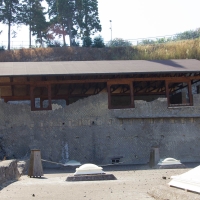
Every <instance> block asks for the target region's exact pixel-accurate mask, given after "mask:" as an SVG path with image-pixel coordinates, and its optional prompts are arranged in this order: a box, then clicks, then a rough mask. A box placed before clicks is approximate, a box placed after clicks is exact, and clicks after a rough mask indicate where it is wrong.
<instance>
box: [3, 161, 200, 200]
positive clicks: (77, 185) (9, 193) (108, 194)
mask: <svg viewBox="0 0 200 200" xmlns="http://www.w3.org/2000/svg"><path fill="white" fill-rule="evenodd" d="M196 166H198V164H190V165H189V164H188V165H186V168H185V169H150V168H149V167H148V166H147V165H145V166H144V165H142V166H141V165H138V166H137V165H134V166H133V165H129V166H109V167H103V170H104V171H105V172H106V173H112V174H114V175H115V177H116V178H117V180H112V181H87V182H86V181H83V182H67V181H66V178H67V177H68V176H69V175H73V173H74V172H75V170H74V169H72V168H69V167H65V168H60V169H45V170H44V176H43V177H42V178H29V177H28V176H22V177H21V178H20V180H19V181H16V182H13V183H11V184H9V185H8V186H6V187H4V188H3V189H2V190H0V200H8V199H12V200H29V199H42V200H47V199H48V200H67V199H71V200H79V199H80V200H89V199H90V200H100V199H104V200H107V199H108V200H119V199H126V200H130V199H131V200H143V199H144V200H146V199H148V200H152V199H162V200H174V199H181V200H185V199H187V200H188V199H191V200H193V199H200V195H199V194H195V193H192V192H187V191H185V190H181V189H177V188H172V187H169V186H168V185H167V183H168V182H169V181H170V177H171V176H172V175H179V174H182V173H184V172H186V171H188V170H190V169H192V168H193V167H196Z"/></svg>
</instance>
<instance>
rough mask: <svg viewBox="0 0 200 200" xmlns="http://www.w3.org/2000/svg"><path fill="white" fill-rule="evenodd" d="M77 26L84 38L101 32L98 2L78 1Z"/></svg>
mask: <svg viewBox="0 0 200 200" xmlns="http://www.w3.org/2000/svg"><path fill="white" fill-rule="evenodd" d="M75 15H76V16H75V20H76V25H77V28H78V33H79V35H80V36H82V37H89V36H90V35H93V34H94V33H96V32H101V24H100V20H99V16H98V15H99V13H98V1H97V0H76V13H75Z"/></svg>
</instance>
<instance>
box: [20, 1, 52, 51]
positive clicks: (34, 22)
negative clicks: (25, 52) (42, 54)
mask: <svg viewBox="0 0 200 200" xmlns="http://www.w3.org/2000/svg"><path fill="white" fill-rule="evenodd" d="M42 1H43V0H23V7H22V8H23V9H22V12H21V13H20V18H21V22H22V23H23V24H25V25H28V26H29V46H30V48H31V35H36V36H37V39H38V41H39V42H40V44H41V45H42V41H43V40H42V38H43V37H46V34H47V28H48V26H49V23H47V22H46V18H45V14H46V13H45V12H44V7H42V5H41V2H42Z"/></svg>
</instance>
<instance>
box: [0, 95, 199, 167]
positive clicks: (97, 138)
mask: <svg viewBox="0 0 200 200" xmlns="http://www.w3.org/2000/svg"><path fill="white" fill-rule="evenodd" d="M193 100H194V106H192V107H184V106H183V107H176V108H168V107H167V100H166V98H161V99H157V100H154V101H152V102H145V101H141V100H138V101H135V108H132V109H118V110H117V109H116V110H115V109H114V110H109V109H108V97H107V93H106V92H104V93H101V94H98V95H95V96H90V97H88V98H85V99H82V100H79V101H77V102H75V103H73V104H71V105H68V106H64V107H62V106H61V105H57V104H53V110H52V111H34V112H33V111H31V109H30V106H29V105H25V104H16V105H12V104H8V103H4V102H3V100H2V101H1V102H0V159H1V158H3V156H6V157H7V158H8V159H13V158H17V159H22V158H24V157H26V156H29V155H30V151H31V149H40V150H41V154H42V158H43V159H45V160H49V161H53V162H62V163H66V162H67V161H68V160H77V161H79V162H81V163H95V164H99V165H104V164H111V162H112V159H114V158H120V162H124V164H144V163H147V162H149V156H150V150H151V148H152V147H154V146H156V147H159V150H160V157H161V158H165V157H173V158H176V159H179V160H181V161H182V162H200V145H199V142H200V95H199V94H194V95H193Z"/></svg>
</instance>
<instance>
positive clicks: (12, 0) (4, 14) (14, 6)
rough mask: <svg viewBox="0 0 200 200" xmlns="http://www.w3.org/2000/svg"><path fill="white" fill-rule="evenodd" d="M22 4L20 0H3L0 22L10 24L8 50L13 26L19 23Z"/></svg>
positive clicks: (0, 7)
mask: <svg viewBox="0 0 200 200" xmlns="http://www.w3.org/2000/svg"><path fill="white" fill-rule="evenodd" d="M20 11H21V4H20V3H19V0H1V3H0V22H3V23H4V24H7V25H8V50H10V35H11V26H12V25H14V24H16V23H19V12H20Z"/></svg>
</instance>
